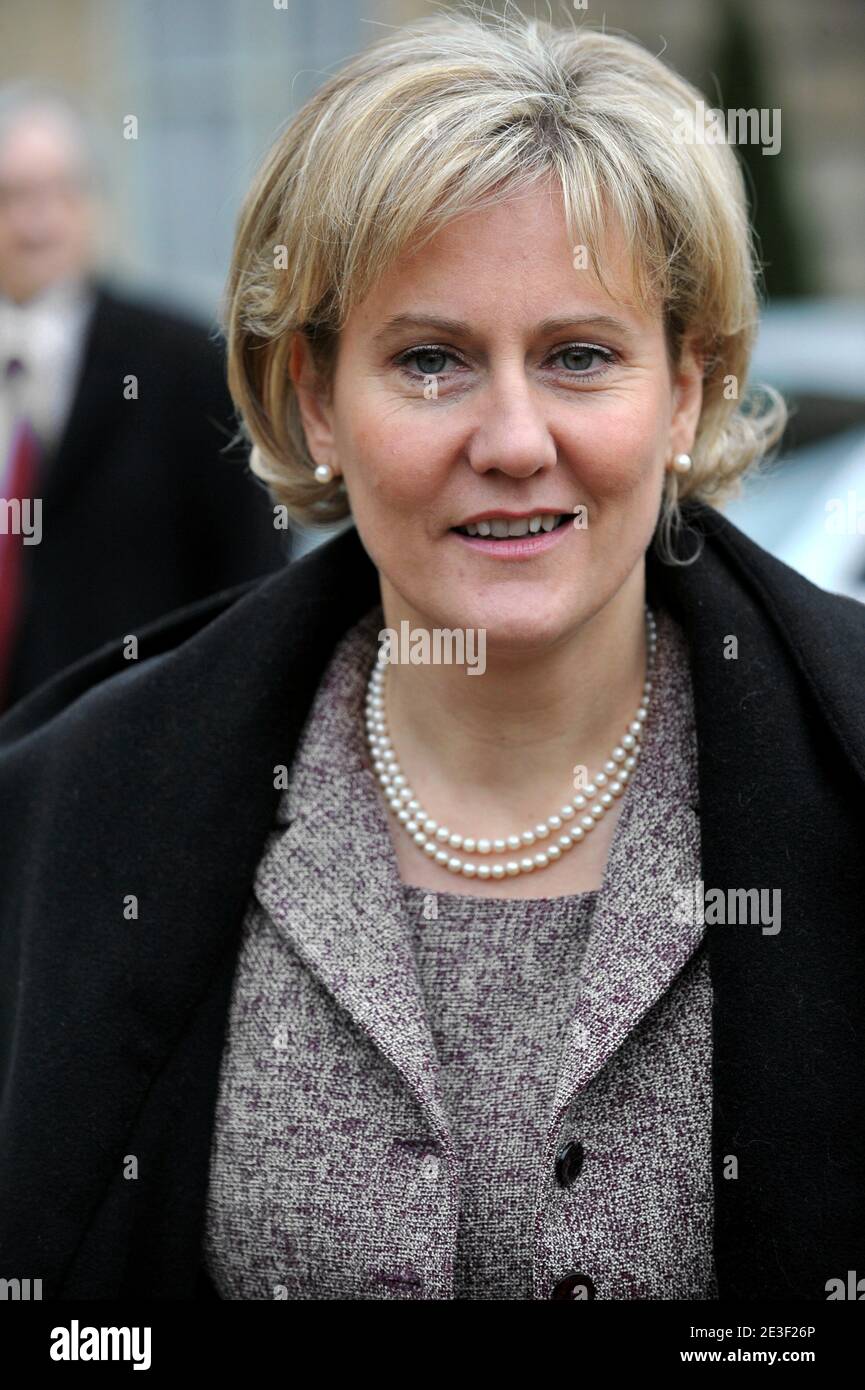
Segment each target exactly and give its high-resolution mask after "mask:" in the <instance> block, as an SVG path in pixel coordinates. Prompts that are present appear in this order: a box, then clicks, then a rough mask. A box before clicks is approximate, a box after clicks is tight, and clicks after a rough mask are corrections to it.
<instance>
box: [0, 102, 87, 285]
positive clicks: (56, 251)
mask: <svg viewBox="0 0 865 1390" xmlns="http://www.w3.org/2000/svg"><path fill="white" fill-rule="evenodd" d="M95 216H96V209H95V205H94V199H93V197H92V195H91V194H90V193H89V192H88V190H87V188H86V185H85V181H84V180H83V178H82V177H81V170H80V162H79V155H78V152H77V150H76V149H75V147H74V144H73V142H72V140H71V137H70V136H69V134H68V133H67V132H66V131H65V130H64V129H63V127H62V126H61V125H60V124H59V122H57V121H54V120H51V119H50V118H48V117H47V116H45V115H42V114H34V115H32V116H22V117H21V119H20V120H18V121H17V122H16V123H15V125H14V126H13V127H12V128H11V129H10V130H9V131H8V132H7V134H6V135H5V137H4V139H3V142H2V144H0V293H2V294H4V295H6V296H8V297H9V298H10V299H13V300H15V302H16V303H21V304H23V303H26V301H27V300H28V299H31V298H32V297H33V295H36V294H39V293H40V292H41V291H42V290H45V289H47V288H48V287H49V286H50V285H52V284H54V282H55V281H57V280H60V279H63V278H65V277H66V276H69V275H75V274H80V273H82V272H83V271H84V270H85V268H86V267H87V265H88V263H89V260H90V256H91V252H92V246H93V238H94V223H95Z"/></svg>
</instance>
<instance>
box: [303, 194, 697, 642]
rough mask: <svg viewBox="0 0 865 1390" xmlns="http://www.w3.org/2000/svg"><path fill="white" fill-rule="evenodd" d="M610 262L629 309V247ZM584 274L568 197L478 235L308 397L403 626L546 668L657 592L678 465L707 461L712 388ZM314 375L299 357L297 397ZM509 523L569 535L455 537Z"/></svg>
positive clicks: (372, 305)
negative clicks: (622, 600) (637, 590)
mask: <svg viewBox="0 0 865 1390" xmlns="http://www.w3.org/2000/svg"><path fill="white" fill-rule="evenodd" d="M602 256H603V258H604V260H605V263H606V266H607V274H608V283H609V284H610V287H611V289H612V290H613V291H614V293H615V294H616V295H617V296H618V295H619V294H621V297H622V299H623V300H624V299H627V298H629V297H630V290H631V279H630V270H629V266H628V262H627V255H626V253H625V248H624V246H623V245H622V241H621V237H620V236H617V235H616V234H615V232H613V233H611V235H610V238H609V241H608V244H607V246H606V247H604V248H602ZM575 260H577V262H578V263H579V257H575V248H574V247H572V246H571V245H570V243H569V241H568V237H567V233H566V228H565V222H564V213H563V210H562V204H561V194H560V193H559V192H558V190H554V191H553V195H552V198H551V197H550V196H549V195H548V193H547V191H546V190H545V189H538V190H537V191H533V192H531V193H529V194H528V195H525V194H524V195H517V196H511V197H509V198H508V199H507V200H505V201H503V202H501V203H500V204H498V205H497V206H496V207H494V208H492V209H490V210H488V211H484V212H481V213H473V214H471V215H468V216H464V217H463V218H461V219H460V220H458V221H456V222H454V223H452V224H451V225H450V226H448V227H446V228H445V229H444V230H443V231H442V232H440V233H439V234H438V235H437V236H436V237H435V239H434V240H432V241H431V242H429V243H428V244H427V245H426V246H425V247H424V248H423V249H421V250H419V251H417V252H414V253H412V254H410V255H407V256H405V257H404V258H403V259H402V260H401V261H400V262H399V263H398V264H396V265H395V266H394V267H393V268H392V269H391V270H390V272H389V273H388V274H387V275H386V276H384V278H383V279H382V280H381V281H380V282H379V284H378V285H377V286H376V288H375V289H374V290H373V291H372V293H371V294H370V295H369V296H368V297H367V298H366V300H365V301H364V302H363V303H362V304H360V305H359V306H357V307H356V308H355V309H354V310H353V311H352V313H351V315H350V316H349V319H348V321H347V323H346V324H345V326H344V329H343V332H342V334H341V337H340V345H339V352H338V357H337V363H336V368H335V375H334V380H333V390H332V394H331V395H330V397H329V398H328V399H326V400H322V399H321V398H319V397H315V396H313V395H312V393H310V392H309V391H307V390H302V391H301V411H302V415H303V421H304V427H305V430H306V434H307V439H308V443H309V447H310V451H311V453H312V456H313V458H314V459H315V461H316V463H322V462H326V463H330V464H331V466H332V467H333V468H334V470H335V471H337V472H339V473H341V474H342V475H343V477H344V479H345V485H346V489H347V492H348V497H349V501H350V504H351V510H352V514H353V517H354V520H355V523H356V525H357V528H358V532H359V534H360V537H361V540H362V542H363V544H364V547H365V548H366V550H367V552H368V554H369V555H370V556H371V558H372V560H373V561H374V563H375V565H376V566H377V568H378V570H379V573H380V576H381V584H382V599H383V603H384V614H385V620H386V623H387V625H388V626H393V625H394V624H395V623H396V622H397V621H399V620H400V619H402V618H408V619H409V620H410V621H411V622H412V624H413V625H414V626H418V627H421V626H422V627H427V628H429V627H433V626H437V627H447V628H483V629H485V631H486V642H487V648H488V650H489V649H490V648H498V649H500V650H502V651H503V652H504V651H505V650H506V649H513V650H514V651H516V650H518V649H520V648H523V649H530V648H535V649H537V648H539V647H544V646H546V645H548V644H550V643H555V642H557V641H560V640H563V639H564V638H566V637H567V635H568V634H569V633H571V632H573V631H574V630H575V629H576V628H578V627H579V626H580V625H581V624H582V623H583V622H585V621H586V620H588V619H589V618H591V617H592V616H593V615H594V614H595V613H597V612H598V611H599V610H600V609H601V608H603V607H604V605H605V604H606V603H608V602H609V601H610V600H611V599H612V598H613V597H614V595H616V594H617V593H619V591H620V590H622V586H623V585H625V584H626V581H627V580H628V579H629V578H630V579H631V581H632V585H633V584H634V583H635V582H636V580H637V579H638V578H639V579H641V578H642V566H643V560H644V553H645V550H646V548H647V546H648V545H649V543H650V541H651V537H652V533H653V531H654V527H655V523H656V520H657V516H658V511H659V507H660V503H661V492H662V487H663V481H664V468H665V464H666V463H667V462H668V460H669V459H670V457H671V455H672V454H675V453H679V452H682V451H688V450H689V449H690V448H691V446H692V442H693V438H694V433H695V430H696V424H697V420H698V417H699V411H700V402H701V374H700V369H699V367H698V365H697V364H696V362H695V360H694V358H693V356H692V355H691V354H690V352H688V353H686V354H685V356H684V357H683V361H682V365H681V369H679V370H677V372H676V375H675V377H673V376H672V375H671V370H670V366H669V363H668V358H667V350H666V343H665V335H664V328H663V323H662V319H661V314H660V310H658V311H656V312H655V313H652V314H649V313H643V312H639V311H638V310H637V309H635V308H632V307H630V306H629V305H628V304H624V303H622V302H620V301H619V300H618V298H617V299H615V300H614V299H612V298H610V297H609V296H608V294H607V293H605V292H604V291H603V290H602V289H601V288H600V286H599V285H598V284H597V283H596V282H595V280H594V279H593V278H592V277H591V273H590V271H589V270H586V269H579V268H575ZM445 320H446V321H447V322H444V321H445ZM305 360H306V359H305V356H304V354H303V350H302V348H301V346H300V345H299V343H298V345H296V347H295V355H294V358H293V363H292V375H293V377H294V379H295V381H296V382H297V381H299V380H300V379H301V365H302V363H303V362H304V361H305ZM304 379H308V378H304ZM578 508H584V509H585V512H584V513H581V512H579V511H575V509H578ZM502 513H507V514H510V515H511V517H513V516H514V514H516V516H517V517H519V518H523V519H524V521H525V519H528V518H531V517H549V516H555V517H559V516H564V517H565V520H564V522H562V523H561V525H560V527H558V528H557V529H555V530H553V531H550V532H547V531H546V530H545V529H544V526H543V524H542V526H541V530H540V531H539V532H537V533H535V532H533V531H532V530H530V531H529V534H528V535H527V536H526V537H525V538H524V539H522V540H519V539H509V540H497V539H495V537H494V536H490V537H488V538H483V537H482V536H478V537H475V538H472V537H471V536H467V535H465V534H461V533H460V532H459V531H458V530H457V529H455V528H458V527H463V526H465V524H466V523H467V522H469V521H471V520H472V519H473V518H477V517H478V516H481V517H486V518H489V517H490V515H491V514H492V516H493V517H495V515H496V514H499V515H501V514H502ZM575 517H576V520H577V521H584V524H581V525H574V520H575ZM546 524H549V523H546ZM490 525H492V522H490ZM530 525H531V526H536V525H537V522H533V523H530ZM493 530H494V531H495V530H501V526H497V527H493Z"/></svg>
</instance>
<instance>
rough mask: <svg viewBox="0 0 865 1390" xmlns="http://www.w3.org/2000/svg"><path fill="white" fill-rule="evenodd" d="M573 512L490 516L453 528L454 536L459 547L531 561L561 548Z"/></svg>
mask: <svg viewBox="0 0 865 1390" xmlns="http://www.w3.org/2000/svg"><path fill="white" fill-rule="evenodd" d="M570 518H571V513H570V512H533V513H531V514H530V515H524V516H502V514H501V513H499V515H498V516H496V515H490V514H487V515H486V516H480V517H476V518H474V519H473V520H472V521H467V522H465V523H464V525H462V526H453V527H452V528H451V535H452V536H453V537H454V539H455V540H457V541H458V542H459V544H460V545H465V546H468V547H469V548H470V549H472V550H479V551H481V553H482V554H485V555H492V556H495V557H496V558H497V559H500V560H529V559H531V558H532V556H534V555H537V554H539V553H540V552H541V551H543V550H549V549H550V548H551V547H552V546H554V545H559V544H560V543H561V541H562V538H563V537H564V536H567V535H568V534H569V533H570V531H571V530H572V529H573V528H572V527H570V526H568V525H567V524H566V523H567V522H568V521H569V520H570Z"/></svg>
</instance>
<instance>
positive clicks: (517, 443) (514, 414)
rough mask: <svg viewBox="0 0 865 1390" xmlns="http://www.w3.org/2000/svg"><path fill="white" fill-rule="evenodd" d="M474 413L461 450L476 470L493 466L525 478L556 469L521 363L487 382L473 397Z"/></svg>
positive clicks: (540, 411)
mask: <svg viewBox="0 0 865 1390" xmlns="http://www.w3.org/2000/svg"><path fill="white" fill-rule="evenodd" d="M477 410H478V414H477V417H476V421H475V426H474V429H473V431H472V435H471V439H470V441H469V443H468V446H467V449H466V453H467V455H468V460H469V463H470V464H471V466H472V468H473V469H474V470H475V472H476V473H488V472H490V470H491V469H494V468H497V469H499V470H500V471H501V472H502V473H509V474H511V475H512V476H513V477H517V478H528V477H530V476H531V474H532V473H537V472H538V471H539V470H540V469H543V468H553V467H555V464H556V460H557V451H556V443H555V440H554V438H553V436H552V434H551V432H550V429H549V425H548V423H547V420H546V417H545V414H544V408H543V402H542V401H541V400H540V399H539V395H538V392H537V389H536V388H534V387H533V385H532V382H531V381H530V380H529V379H528V377H527V376H526V374H525V370H524V369H523V368H522V367H519V368H511V369H508V371H507V372H502V374H501V376H500V377H499V378H498V379H497V380H491V381H490V384H489V386H488V388H487V389H486V390H485V391H484V392H483V393H482V395H481V396H480V397H479V398H478V400H477Z"/></svg>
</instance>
